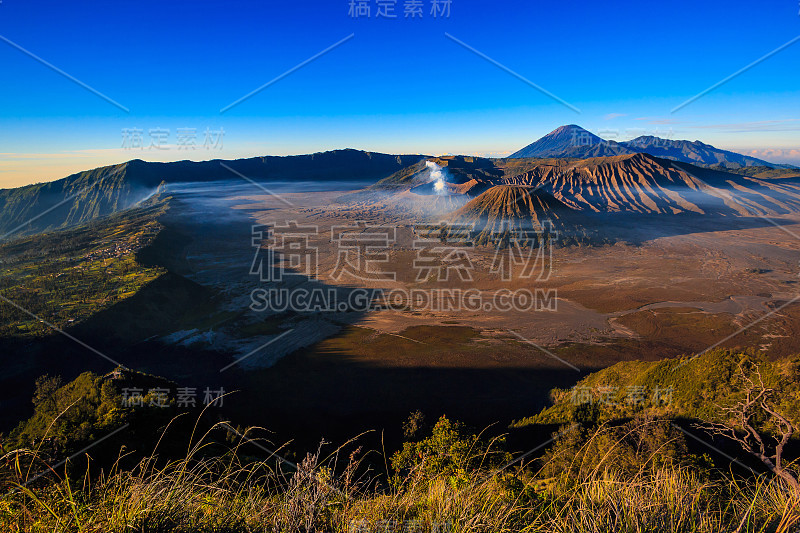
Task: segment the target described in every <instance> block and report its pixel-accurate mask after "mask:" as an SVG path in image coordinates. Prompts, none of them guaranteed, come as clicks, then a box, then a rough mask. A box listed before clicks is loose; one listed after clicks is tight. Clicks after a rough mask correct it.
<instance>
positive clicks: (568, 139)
mask: <svg viewBox="0 0 800 533" xmlns="http://www.w3.org/2000/svg"><path fill="white" fill-rule="evenodd" d="M628 152H629V150H628V149H627V148H625V147H623V146H621V145H619V144H617V143H615V142H609V141H605V140H603V139H602V138H600V137H598V136H597V135H595V134H593V133H591V132H590V131H588V130H585V129H584V128H581V127H580V126H578V125H576V124H567V125H565V126H561V127H558V128H556V129H554V130H553V131H551V132H550V133H548V134H547V135H545V136H544V137H542V138H540V139H538V140H537V141H536V142H533V143H531V144H529V145H528V146H526V147H525V148H523V149H521V150H519V151H517V152H515V153H513V154H511V155H510V156H509V158H511V159H516V158H525V157H579V158H580V157H591V156H604V155H617V154H619V153H628Z"/></svg>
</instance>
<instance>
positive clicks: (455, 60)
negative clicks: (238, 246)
mask: <svg viewBox="0 0 800 533" xmlns="http://www.w3.org/2000/svg"><path fill="white" fill-rule="evenodd" d="M406 1H407V0H397V2H396V3H395V6H396V7H395V13H396V14H397V15H398V17H397V18H396V19H378V18H376V12H377V10H378V0H370V2H369V4H371V15H372V16H371V17H369V18H365V17H361V18H352V17H351V16H349V13H348V11H349V3H350V0H326V1H287V2H272V1H259V2H238V1H227V2H219V1H216V2H207V1H202V0H198V1H194V2H166V1H163V0H162V1H158V2H156V1H149V0H137V1H127V0H115V1H112V2H99V1H87V2H64V1H52V2H51V1H38V0H2V3H0V35H2V36H3V37H5V38H6V39H9V40H11V41H13V42H14V43H16V44H17V45H19V46H21V47H23V48H25V49H26V50H28V51H30V52H31V53H33V54H36V55H37V56H39V57H40V58H42V59H43V60H46V61H47V62H49V63H51V64H52V65H54V66H56V67H58V68H60V69H62V70H63V71H65V72H66V73H68V74H70V75H71V76H74V77H75V78H76V79H78V80H80V81H81V82H83V83H85V84H87V85H89V86H91V87H93V88H94V89H96V90H97V91H100V92H102V93H103V94H104V95H106V96H107V97H109V98H111V99H113V100H114V101H116V102H118V103H119V104H121V105H123V106H124V107H126V108H128V109H129V110H130V112H129V113H126V112H124V111H122V110H121V109H119V108H117V107H115V106H114V105H112V104H110V103H109V102H107V101H105V100H103V99H102V98H100V97H98V96H96V95H95V94H92V93H91V92H89V91H88V90H86V89H84V88H82V87H80V86H79V85H77V84H76V83H74V82H72V81H70V80H68V79H66V78H65V77H63V76H61V75H59V74H58V73H56V72H54V71H53V70H51V69H50V68H48V67H46V66H44V65H42V64H41V63H39V62H37V61H36V60H34V59H32V58H31V57H29V56H28V55H26V54H25V53H23V52H21V51H19V50H17V49H15V48H13V47H12V46H11V45H9V44H7V43H5V42H0V62H2V72H3V78H2V79H3V82H2V83H0V187H4V186H6V187H7V186H12V185H18V184H20V183H26V182H33V181H45V180H51V179H56V178H59V177H63V176H64V175H66V174H68V173H69V172H72V171H76V170H79V169H83V168H91V167H93V166H98V165H101V164H107V163H113V162H119V161H124V160H127V159H133V158H137V157H138V158H142V159H145V160H174V159H183V158H188V159H209V158H213V157H226V158H228V157H244V156H251V155H265V154H291V153H307V152H314V151H320V150H327V149H334V148H345V147H352V148H360V149H367V150H375V151H383V152H415V153H416V152H422V153H433V154H439V153H448V152H451V153H472V154H494V155H500V154H503V153H504V152H505V153H507V152H510V151H514V150H516V149H518V148H520V147H522V146H524V145H525V144H528V143H529V142H531V141H533V140H535V139H536V138H538V137H540V136H541V135H543V134H545V133H547V132H549V131H550V130H552V129H554V128H555V127H557V126H559V125H561V124H568V123H576V124H580V125H582V126H584V127H586V128H587V129H590V130H592V131H594V132H595V133H598V134H600V135H601V136H605V137H611V138H616V139H617V140H622V139H625V138H630V137H633V136H636V135H637V134H641V133H653V134H660V135H661V136H672V137H673V138H688V139H690V140H694V139H701V140H703V141H705V142H709V143H711V144H714V145H717V146H719V147H722V148H728V149H734V150H737V151H748V152H749V151H752V150H756V151H758V154H757V155H760V156H762V157H765V158H767V159H772V160H778V161H794V162H795V163H800V152H799V151H798V150H800V42H798V43H796V44H794V45H792V46H790V47H788V48H786V49H785V50H783V51H781V52H780V53H777V54H775V55H774V56H773V57H771V58H769V59H767V60H765V61H764V62H763V63H761V64H759V65H757V66H755V67H753V68H752V69H750V70H749V71H747V72H745V73H743V74H741V75H740V76H737V77H736V78H734V79H733V80H731V81H730V82H728V83H726V84H725V85H723V86H721V87H720V88H718V89H716V90H714V91H712V92H711V93H709V94H708V95H706V96H704V97H702V98H700V99H698V100H697V101H695V102H693V103H692V104H690V105H688V106H686V107H685V108H683V109H681V110H680V111H678V112H676V113H671V112H670V111H671V110H672V109H673V108H674V107H675V106H677V105H679V104H681V103H682V102H684V101H685V100H687V99H689V98H691V97H692V96H694V95H696V94H697V93H699V92H701V91H703V90H704V89H706V88H708V87H709V86H711V85H713V84H715V83H717V82H718V81H720V80H722V79H724V78H725V77H727V76H729V75H731V74H732V73H734V72H736V71H737V70H739V69H740V68H742V67H744V66H746V65H747V64H749V63H751V62H752V61H754V60H756V59H758V58H760V57H761V56H763V55H765V54H767V53H769V52H770V51H772V50H774V49H776V48H777V47H779V46H781V45H783V44H784V43H786V42H788V41H790V40H791V39H793V38H794V37H797V36H798V35H800V16H799V14H798V11H800V6H798V3H797V1H796V0H791V1H785V2H779V1H770V2H763V3H760V4H754V3H753V2H744V1H734V2H731V1H725V2H722V1H704V2H698V1H697V0H694V1H691V2H689V1H680V0H677V1H672V2H641V1H639V2H596V1H592V2H588V1H585V2H584V1H573V2H560V3H555V2H552V3H551V2H547V3H544V2H495V3H491V2H486V1H474V0H452V2H451V4H450V16H449V18H444V17H438V18H433V17H432V16H431V14H430V10H431V2H432V0H421V4H422V9H423V17H422V18H421V19H420V18H415V19H409V18H405V17H404V16H403V15H404V8H405V4H406ZM441 1H442V0H440V2H441ZM440 7H441V6H440ZM445 32H448V33H449V34H451V35H452V36H454V37H456V38H458V39H459V40H461V41H463V42H464V43H467V44H468V45H470V46H472V47H474V48H475V49H477V50H479V51H480V52H482V53H484V54H486V55H487V56H489V57H491V58H493V59H494V60H496V61H498V62H500V63H502V64H503V65H505V66H507V67H508V68H510V69H512V70H514V71H515V72H517V73H519V74H520V75H522V76H524V77H526V78H527V79H529V80H530V81H532V82H534V83H536V84H538V85H540V86H542V87H543V88H545V89H547V90H548V91H550V92H552V93H553V94H555V95H557V96H558V97H559V98H561V99H563V100H564V101H566V102H568V103H570V104H571V105H573V106H575V107H577V108H579V109H580V111H581V113H580V114H578V113H576V112H574V111H573V110H571V109H569V108H568V107H566V106H564V105H562V104H560V103H558V102H556V101H555V100H553V99H551V98H549V97H548V96H546V95H544V94H542V93H541V92H539V91H537V90H536V89H534V88H532V87H530V86H529V85H527V84H525V83H523V82H522V81H520V80H519V79H517V78H515V77H513V76H512V75H510V74H508V73H507V72H504V71H503V70H501V69H500V68H498V67H497V66H495V65H492V64H490V63H489V62H487V61H486V60H484V59H482V58H480V57H478V56H477V55H475V54H474V53H472V52H470V51H469V50H466V49H465V48H464V47H462V46H460V45H459V44H457V43H456V42H454V41H452V40H450V39H448V38H447V37H446V36H445ZM350 34H354V37H353V38H352V39H350V40H349V41H347V42H346V43H344V44H342V45H341V46H339V47H337V48H336V49H334V50H331V51H330V52H329V53H327V54H326V55H324V56H322V57H320V58H319V59H317V60H315V61H314V62H312V63H310V64H308V65H306V66H305V67H303V68H301V69H299V70H297V71H296V72H294V73H292V74H290V75H289V76H287V77H286V78H284V79H282V80H280V81H278V82H276V83H275V84H274V85H272V86H270V87H268V88H266V89H264V90H263V91H262V92H260V93H259V94H257V95H255V96H253V97H252V98H250V99H248V100H246V101H244V102H242V103H241V104H239V105H238V106H236V107H234V108H232V109H230V110H228V111H227V112H225V113H224V114H221V113H220V109H221V108H223V107H225V106H227V105H229V104H230V103H232V102H234V101H235V100H237V99H239V98H241V97H242V96H244V95H245V94H247V93H249V92H250V91H252V90H253V89H256V88H257V87H259V86H261V85H263V84H264V83H266V82H268V81H270V80H271V79H273V78H275V77H276V76H278V75H280V74H282V73H284V72H285V71H287V70H289V69H291V68H292V67H294V66H296V65H297V64H299V63H300V62H302V61H304V60H306V59H308V58H309V57H311V56H313V55H315V54H317V53H318V52H320V51H321V50H323V49H325V48H327V47H329V46H330V45H332V44H333V43H336V42H337V41H340V40H341V39H343V38H345V37H347V36H348V35H350ZM123 128H139V129H141V130H143V141H144V143H145V144H149V143H150V142H151V139H150V138H149V136H148V132H149V130H150V129H156V128H161V129H164V130H169V135H168V137H167V139H166V145H167V148H168V149H165V150H154V149H149V150H138V149H132V150H126V149H123V148H122V142H123V133H122V130H123ZM179 128H194V129H195V131H196V141H195V142H196V148H195V149H194V150H183V151H179V150H176V149H175V146H174V145H175V144H177V130H178V129H179ZM206 128H208V129H209V130H210V131H212V132H218V131H219V130H220V128H222V129H224V136H223V140H222V149H213V150H204V149H203V148H202V144H203V142H204V132H205V130H206ZM603 132H606V133H605V135H604V133H603ZM160 142H164V141H160ZM768 149H773V150H776V152H771V153H768V152H764V150H768Z"/></svg>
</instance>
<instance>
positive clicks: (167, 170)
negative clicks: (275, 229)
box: [0, 150, 422, 240]
mask: <svg viewBox="0 0 800 533" xmlns="http://www.w3.org/2000/svg"><path fill="white" fill-rule="evenodd" d="M421 159H422V156H415V155H388V154H377V153H372V152H363V151H360V150H336V151H331V152H321V153H316V154H309V155H298V156H285V157H279V156H266V157H253V158H250V159H237V160H233V161H220V160H212V161H202V162H193V161H177V162H174V163H148V162H145V161H142V160H139V159H135V160H132V161H128V162H126V163H122V164H119V165H112V166H107V167H100V168H96V169H93V170H87V171H85V172H79V173H77V174H73V175H71V176H68V177H66V178H63V179H60V180H57V181H53V182H50V183H42V184H37V185H28V186H26V187H20V188H17V189H3V190H0V240H3V239H4V238H9V237H12V236H21V235H30V234H33V233H37V232H41V231H44V230H48V229H57V228H66V227H70V226H74V225H76V224H80V223H82V222H87V221H89V220H93V219H96V218H98V217H101V216H105V215H108V214H111V213H116V212H119V211H121V210H124V209H127V208H129V207H132V206H134V205H136V204H137V203H138V202H140V201H142V200H144V199H145V198H147V197H149V196H150V195H152V194H153V193H154V192H155V191H156V189H157V188H158V187H159V185H161V184H162V183H164V184H175V183H188V182H207V181H224V180H230V181H236V182H240V181H242V180H243V178H241V177H240V176H239V175H237V173H238V174H240V175H242V176H246V177H247V178H248V179H251V180H255V181H289V182H301V181H375V180H379V179H382V178H385V177H387V176H389V175H391V174H393V173H394V172H396V171H398V170H400V169H403V168H406V167H408V166H409V165H413V164H414V163H415V162H417V161H419V160H421ZM222 164H225V165H226V166H228V167H230V168H231V169H233V170H234V171H235V172H231V171H230V170H228V169H226V168H224V167H222Z"/></svg>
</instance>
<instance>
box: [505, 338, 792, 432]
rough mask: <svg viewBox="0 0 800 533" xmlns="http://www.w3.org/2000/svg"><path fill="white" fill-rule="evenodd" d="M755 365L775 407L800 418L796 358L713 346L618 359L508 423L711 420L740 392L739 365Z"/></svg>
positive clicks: (520, 425)
mask: <svg viewBox="0 0 800 533" xmlns="http://www.w3.org/2000/svg"><path fill="white" fill-rule="evenodd" d="M755 366H758V367H759V368H760V371H761V375H762V377H763V379H764V384H765V385H766V386H767V387H770V388H772V389H774V391H775V395H774V397H773V398H774V399H775V400H776V401H777V407H778V409H779V410H780V411H781V412H783V413H786V414H787V416H789V417H790V418H791V419H792V420H793V421H794V422H795V423H798V422H800V381H798V376H800V356H794V357H788V358H785V359H780V360H777V361H770V360H767V359H765V358H764V357H763V356H760V355H759V356H754V355H747V354H745V353H742V352H741V351H731V350H722V349H717V350H711V351H708V352H706V353H703V354H701V355H699V356H696V357H688V356H687V357H681V358H675V359H663V360H659V361H624V362H620V363H617V364H615V365H613V366H610V367H608V368H604V369H602V370H599V371H597V372H594V373H592V374H589V375H588V376H586V377H585V378H583V379H582V380H580V381H579V382H578V383H576V384H575V386H574V387H573V388H572V389H553V390H552V391H551V393H550V397H551V400H552V406H550V407H547V408H545V409H543V410H542V411H541V412H540V413H538V414H536V415H534V416H531V417H529V418H525V419H523V420H520V421H517V422H515V423H514V424H513V425H514V427H525V426H529V425H536V424H545V425H546V424H568V423H571V422H576V421H577V422H582V423H602V422H607V421H609V420H615V419H625V418H630V417H633V416H636V415H641V414H648V415H651V416H662V417H668V418H671V419H679V418H684V419H686V418H688V419H694V420H712V419H714V417H715V416H716V415H717V414H718V413H719V407H720V406H727V405H731V404H732V403H733V402H734V400H735V399H736V398H737V397H738V396H739V394H740V393H741V390H742V384H741V383H740V382H739V381H738V378H737V375H738V369H739V368H740V367H744V368H753V367H755ZM632 395H633V396H632Z"/></svg>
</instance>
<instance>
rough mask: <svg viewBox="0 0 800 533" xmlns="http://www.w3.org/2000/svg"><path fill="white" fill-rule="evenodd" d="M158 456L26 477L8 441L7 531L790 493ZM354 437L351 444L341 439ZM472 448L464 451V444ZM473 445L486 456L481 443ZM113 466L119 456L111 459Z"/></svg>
mask: <svg viewBox="0 0 800 533" xmlns="http://www.w3.org/2000/svg"><path fill="white" fill-rule="evenodd" d="M199 441H200V442H197V443H195V444H194V445H193V446H191V447H190V449H189V450H188V451H187V454H186V457H185V458H183V459H181V460H178V461H172V462H168V463H161V462H159V460H158V458H157V456H156V455H152V456H150V457H148V458H146V459H144V460H142V461H141V462H139V464H138V465H137V466H136V467H135V468H134V469H132V470H122V469H120V468H118V467H116V466H115V467H114V468H112V469H111V470H110V471H109V472H107V473H106V474H104V475H101V476H99V477H97V478H94V479H93V478H91V477H90V476H89V475H88V474H86V475H85V476H84V477H83V478H82V479H77V480H76V479H75V478H74V477H60V478H57V477H55V476H54V475H50V476H48V478H47V479H45V478H44V477H43V478H41V479H38V480H35V481H33V482H29V483H27V484H26V480H30V479H31V478H32V475H31V473H32V472H33V471H34V469H31V468H25V467H24V466H23V465H30V464H33V463H32V462H31V461H33V460H35V459H36V457H35V453H36V452H35V451H27V452H26V451H16V452H12V453H11V454H8V455H7V456H6V457H5V458H4V459H5V461H6V464H7V465H10V468H9V469H8V470H9V471H8V472H5V474H6V478H5V482H6V483H5V484H6V486H7V487H8V488H10V489H11V490H10V491H9V492H7V493H5V494H4V495H3V497H2V499H1V500H0V529H1V530H2V531H9V532H26V533H27V532H47V533H50V532H62V531H63V532H80V533H90V532H92V533H94V532H97V533H101V532H102V533H115V532H120V533H122V532H125V533H131V532H178V533H190V532H192V533H200V532H202V533H227V532H276V533H277V532H281V533H282V532H287V533H288V532H298V533H300V532H302V533H311V532H326V533H328V532H330V533H333V532H357V531H358V532H367V531H368V532H376V533H377V532H379V531H380V532H398V533H399V532H410V531H414V532H433V531H437V532H441V533H443V532H445V531H451V532H453V533H478V532H481V533H503V532H518V531H519V532H522V531H525V532H534V531H542V532H544V531H547V532H560V533H578V532H580V533H584V532H585V533H588V532H593V533H594V532H610V531H613V532H659V533H668V532H687V533H689V532H701V533H705V532H707V533H719V532H722V531H740V532H781V533H782V532H787V531H790V528H791V527H792V526H793V525H794V524H795V523H796V522H797V520H798V518H799V517H800V514H799V511H800V498H799V497H798V496H797V495H795V494H792V493H790V492H789V491H788V490H787V489H786V488H785V487H784V486H782V485H781V484H780V483H779V482H778V481H775V480H773V479H770V478H767V477H761V478H755V479H750V480H748V481H741V480H737V479H736V478H735V477H733V476H728V477H724V478H720V479H716V480H712V481H709V480H708V479H703V478H701V477H700V476H699V475H698V473H697V472H694V471H692V470H690V469H688V468H679V467H674V468H661V469H650V470H648V469H642V470H641V471H640V472H639V473H637V474H636V475H634V476H633V477H631V476H627V477H622V476H621V475H617V474H615V473H614V472H613V470H610V469H605V470H602V471H601V470H599V469H597V470H595V471H594V472H592V473H591V474H589V475H588V476H587V477H586V478H585V479H574V478H571V477H569V476H568V475H561V476H556V477H551V478H547V479H542V478H541V477H539V476H537V472H535V471H533V470H531V469H529V468H514V469H513V471H512V470H511V469H507V470H504V471H502V472H496V471H494V470H491V469H490V468H488V467H486V468H478V469H475V470H474V471H470V472H467V473H466V475H461V476H457V477H454V476H446V475H429V474H424V472H425V471H426V470H425V464H424V458H423V459H422V461H421V462H420V464H419V465H417V466H415V467H414V468H412V469H411V470H410V471H409V472H407V474H406V475H405V477H404V478H401V479H397V480H396V481H395V482H394V483H391V484H388V483H382V482H381V479H385V477H382V476H378V475H376V474H375V472H374V471H371V470H370V468H369V467H368V466H367V464H366V463H365V462H364V460H363V458H364V456H362V455H360V454H359V453H358V450H356V451H353V452H352V453H349V454H345V452H344V447H340V448H337V449H334V450H333V452H332V453H330V454H328V455H323V452H322V447H321V448H320V450H318V451H317V452H316V453H312V454H309V455H308V456H306V458H305V459H303V460H302V461H301V462H300V463H299V464H298V465H297V466H296V468H285V467H284V468H280V462H279V461H276V460H275V458H274V457H273V458H272V459H270V460H267V461H248V460H246V459H245V457H246V456H245V454H244V453H242V452H243V450H242V449H241V447H242V445H243V443H239V444H238V445H235V446H233V447H231V448H230V449H229V450H228V451H227V452H226V453H222V454H217V455H216V456H208V455H207V453H206V452H209V451H210V449H209V446H210V445H209V444H204V443H203V439H199ZM349 444H352V443H349ZM470 453H473V452H472V451H470ZM478 453H483V454H486V453H487V451H486V450H483V451H481V452H478ZM118 464H119V461H118Z"/></svg>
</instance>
